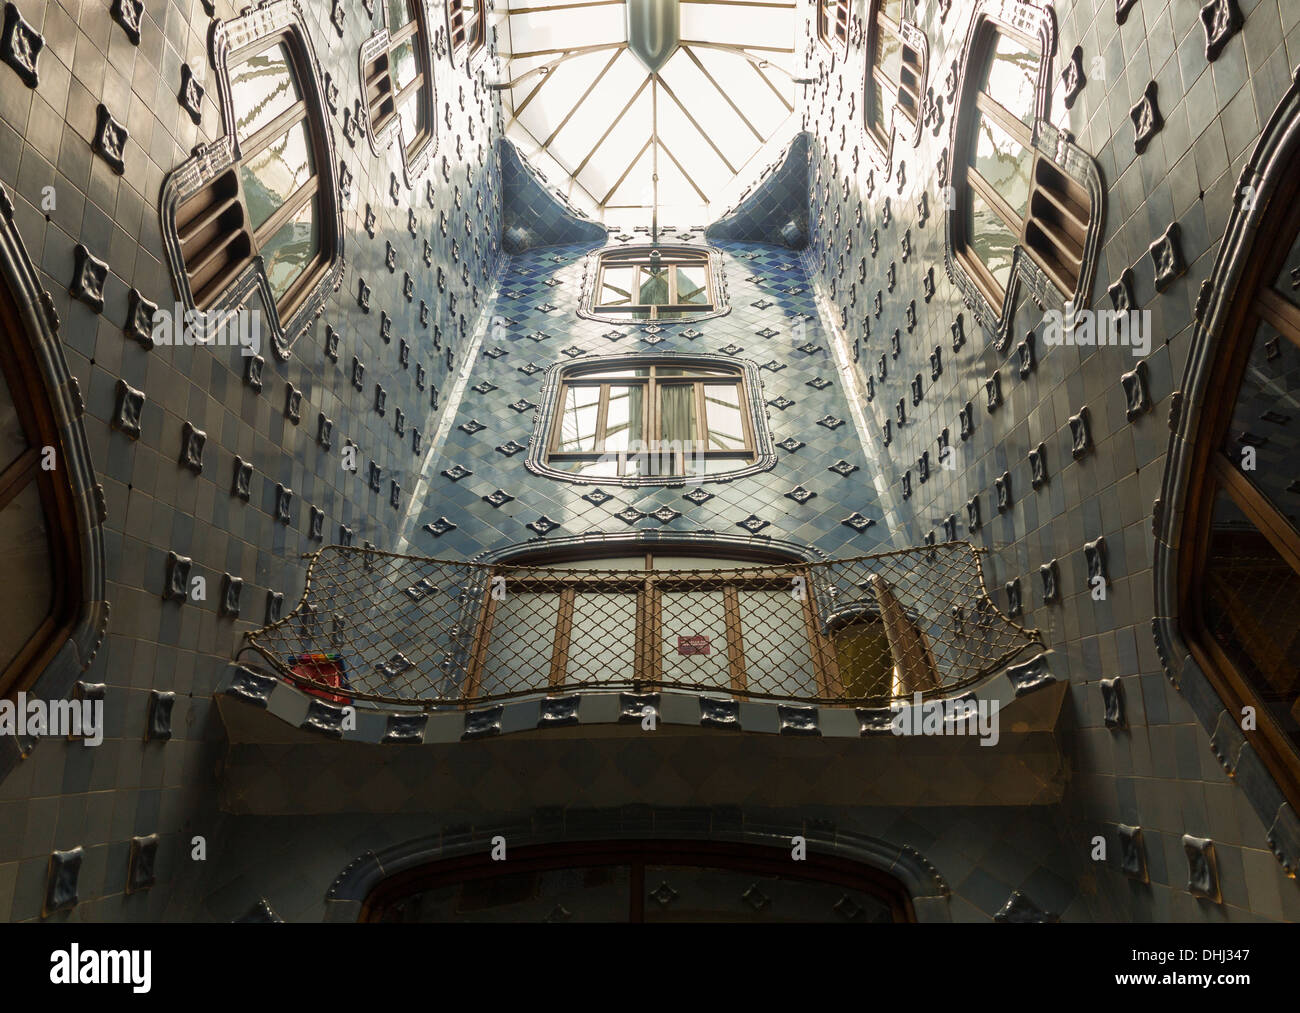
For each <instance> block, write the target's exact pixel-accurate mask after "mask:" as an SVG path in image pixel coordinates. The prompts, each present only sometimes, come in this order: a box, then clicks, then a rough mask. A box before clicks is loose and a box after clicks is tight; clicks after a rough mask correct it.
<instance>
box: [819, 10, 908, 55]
mask: <svg viewBox="0 0 1300 1013" xmlns="http://www.w3.org/2000/svg"><path fill="white" fill-rule="evenodd" d="M896 2H897V3H898V5H899V6H900V7H901V6H902V3H903V0H896ZM817 37H818V38H819V39H821V40H822V42H824V43H825V44H826V45H827V46H830V47H832V48H836V49H845V48H847V46H848V44H849V0H817Z"/></svg>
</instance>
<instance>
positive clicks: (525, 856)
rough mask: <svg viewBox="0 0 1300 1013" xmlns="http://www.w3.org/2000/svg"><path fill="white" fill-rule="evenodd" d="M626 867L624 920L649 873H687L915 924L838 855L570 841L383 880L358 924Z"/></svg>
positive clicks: (639, 902) (715, 844)
mask: <svg viewBox="0 0 1300 1013" xmlns="http://www.w3.org/2000/svg"><path fill="white" fill-rule="evenodd" d="M611 865H614V866H628V867H629V870H630V884H629V893H630V895H631V897H630V902H629V906H628V917H629V919H631V920H632V921H634V922H635V921H641V920H643V919H644V916H645V909H644V903H645V900H644V898H645V891H646V885H647V884H646V880H645V869H646V867H647V866H660V865H670V866H686V867H689V868H710V869H723V870H729V871H740V872H748V873H752V874H754V875H761V876H779V877H782V878H784V879H792V880H799V881H802V882H812V883H828V884H831V885H834V886H839V887H843V888H845V889H848V890H855V891H858V892H860V893H865V894H867V895H869V896H871V897H874V898H875V899H877V900H879V901H881V902H882V903H884V904H885V905H886V906H887V907H888V908H889V910H890V913H891V914H892V915H893V919H894V921H895V922H897V923H902V922H914V921H915V920H916V914H915V912H914V910H913V908H912V901H911V897H910V896H908V893H907V891H906V889H905V888H904V887H903V885H902V884H901V883H900V882H899V881H898V880H897V879H895V878H894V877H893V876H890V875H889V874H888V873H886V872H883V871H882V870H880V869H877V868H875V867H873V866H870V865H867V864H865V863H863V862H857V861H854V860H852V859H850V858H844V857H842V856H839V855H827V854H824V853H821V852H817V851H811V850H810V851H809V852H808V855H807V858H806V859H805V860H804V861H801V862H794V861H792V860H791V858H790V852H789V849H788V848H786V847H767V846H764V845H756V844H744V843H735V842H731V841H691V840H687V841H671V840H627V841H620V840H613V841H574V842H561V843H559V844H543V845H529V846H525V847H519V848H514V849H512V850H511V852H510V860H509V861H508V862H493V861H492V859H491V856H490V853H488V852H480V853H476V854H473V855H463V856H460V857H457V858H446V859H442V860H441V861H435V862H430V863H428V864H426V865H422V866H419V867H417V868H414V869H408V870H406V871H404V872H399V873H397V874H396V875H393V876H390V877H389V878H388V879H385V880H384V881H383V882H381V883H380V884H379V885H378V886H376V887H375V889H374V890H372V891H371V892H370V895H369V896H368V897H367V898H366V899H365V901H364V902H363V904H362V906H361V914H360V917H359V918H358V921H360V922H380V921H383V920H384V914H385V912H386V910H387V909H389V908H391V907H392V906H393V905H394V904H397V903H399V902H400V901H402V900H403V899H405V898H406V897H409V896H411V895H413V894H417V893H423V892H425V891H428V890H434V889H437V888H439V887H443V886H451V885H454V884H457V883H466V882H475V881H482V880H489V879H494V878H496V877H498V876H502V875H517V874H519V873H540V872H549V871H553V870H557V869H573V868H591V867H601V866H605V867H607V866H611Z"/></svg>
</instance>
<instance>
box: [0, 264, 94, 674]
mask: <svg viewBox="0 0 1300 1013" xmlns="http://www.w3.org/2000/svg"><path fill="white" fill-rule="evenodd" d="M0 332H2V333H0V558H3V559H4V561H5V569H4V573H5V579H4V590H3V592H0V609H2V610H3V613H4V617H5V618H4V622H3V623H0V695H4V694H12V693H15V692H18V691H19V690H24V689H27V688H28V687H30V686H31V684H32V683H33V682H34V681H35V679H36V677H37V676H39V675H40V674H41V672H42V671H44V669H45V667H46V665H47V664H49V662H50V661H51V660H52V659H53V657H54V655H55V654H56V653H57V652H58V650H59V649H60V648H61V647H62V646H63V644H64V643H65V642H66V641H67V637H68V634H69V633H70V632H71V630H72V628H73V625H74V623H75V621H76V619H77V616H78V613H79V610H80V591H81V588H80V581H81V570H80V552H79V550H78V541H77V530H78V523H77V514H76V509H75V506H74V504H73V501H72V490H71V488H70V487H69V486H68V483H67V479H66V477H65V476H66V475H67V474H68V470H69V468H70V464H69V463H68V462H69V459H68V458H67V457H66V455H65V454H64V452H63V451H64V448H63V442H62V440H61V438H60V435H59V429H58V425H57V423H56V421H55V418H54V415H53V412H52V411H51V409H50V406H49V405H48V404H47V403H46V401H45V397H44V390H45V387H44V382H43V380H42V379H41V374H40V372H39V369H38V366H37V363H36V361H35V356H34V354H33V353H32V350H31V349H30V347H29V345H28V343H27V341H26V340H25V337H24V334H23V331H22V323H21V319H20V317H19V315H18V311H17V308H16V306H15V304H14V301H13V297H12V296H11V294H10V292H9V288H8V286H7V285H3V284H0ZM46 448H48V450H47V449H46ZM49 453H53V454H54V457H53V458H52V459H49V458H47V454H49ZM45 463H53V465H54V467H53V468H49V469H47V468H46V467H44V466H43V464H45Z"/></svg>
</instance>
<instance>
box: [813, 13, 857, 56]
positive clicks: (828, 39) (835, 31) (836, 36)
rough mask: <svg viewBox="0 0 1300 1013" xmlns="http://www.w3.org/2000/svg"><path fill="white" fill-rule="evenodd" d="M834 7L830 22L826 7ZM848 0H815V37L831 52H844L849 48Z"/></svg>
mask: <svg viewBox="0 0 1300 1013" xmlns="http://www.w3.org/2000/svg"><path fill="white" fill-rule="evenodd" d="M830 7H834V8H835V20H834V23H832V22H831V17H830V12H829V10H828V8H830ZM849 9H850V4H849V0H831V2H828V0H817V38H818V39H820V40H821V44H822V45H823V46H825V47H826V48H827V49H829V50H830V51H831V52H836V51H837V50H838V51H839V52H841V53H842V52H845V51H847V50H848V48H849Z"/></svg>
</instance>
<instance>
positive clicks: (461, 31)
mask: <svg viewBox="0 0 1300 1013" xmlns="http://www.w3.org/2000/svg"><path fill="white" fill-rule="evenodd" d="M486 8H487V5H486V4H485V3H484V0H447V25H448V29H449V31H450V38H451V44H452V49H453V50H454V51H456V52H463V53H464V54H465V56H466V58H468V59H473V58H474V56H475V54H477V53H478V52H479V50H481V49H482V48H483V46H484V44H485V43H486V42H487V9H486ZM467 11H468V13H467ZM466 22H469V24H470V25H471V28H468V29H467V28H466ZM471 32H472V34H471Z"/></svg>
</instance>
